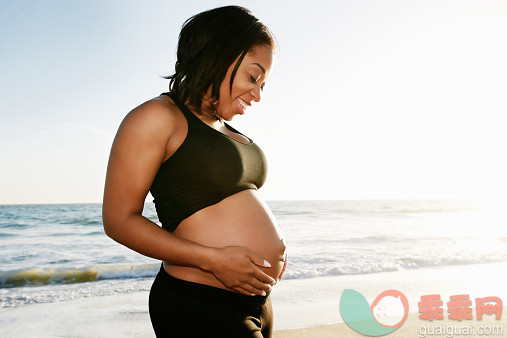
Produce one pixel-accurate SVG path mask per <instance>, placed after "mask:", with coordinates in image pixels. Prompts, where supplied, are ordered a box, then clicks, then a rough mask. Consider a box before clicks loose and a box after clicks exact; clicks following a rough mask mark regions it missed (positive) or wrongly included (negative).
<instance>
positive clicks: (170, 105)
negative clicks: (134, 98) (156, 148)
mask: <svg viewBox="0 0 507 338" xmlns="http://www.w3.org/2000/svg"><path fill="white" fill-rule="evenodd" d="M180 123H181V112H180V110H179V109H178V106H176V104H175V103H174V102H173V101H172V100H171V99H170V98H169V97H167V96H165V95H161V96H158V97H155V98H152V99H150V100H148V101H146V102H144V103H142V104H140V105H139V106H137V107H135V108H134V109H132V110H131V111H130V112H129V113H128V114H127V115H126V116H125V118H124V119H123V121H122V123H121V124H122V125H131V126H132V127H134V128H135V129H137V130H138V131H139V132H146V133H157V134H158V136H162V135H164V136H165V137H170V136H171V134H173V133H174V132H175V131H176V129H177V128H178V127H179V125H180Z"/></svg>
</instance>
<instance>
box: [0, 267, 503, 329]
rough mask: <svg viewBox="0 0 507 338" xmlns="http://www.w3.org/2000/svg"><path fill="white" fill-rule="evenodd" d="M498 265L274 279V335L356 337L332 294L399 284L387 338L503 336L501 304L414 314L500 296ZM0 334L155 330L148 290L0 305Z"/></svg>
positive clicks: (374, 291)
mask: <svg viewBox="0 0 507 338" xmlns="http://www.w3.org/2000/svg"><path fill="white" fill-rule="evenodd" d="M504 271H507V264H506V263H495V264H484V265H464V266H449V267H437V268H425V269H417V270H406V271H396V272H382V273H375V274H363V275H346V276H331V277H320V278H307V279H291V280H282V281H281V282H280V283H279V285H278V286H277V287H276V288H275V289H274V290H273V292H272V300H273V307H274V314H275V334H274V337H276V338H279V337H280V338H283V337H364V336H362V335H360V334H357V333H355V332H354V331H353V330H352V329H350V328H349V327H348V326H347V325H346V324H345V323H341V322H342V319H341V316H340V311H339V300H340V296H341V293H342V292H343V290H344V289H354V290H356V291H359V292H361V293H362V294H363V295H364V296H365V298H366V299H367V300H368V302H369V303H370V304H371V302H372V301H373V299H375V297H376V296H377V295H378V294H379V293H381V292H382V291H384V290H388V289H396V290H399V291H401V292H403V293H404V294H405V295H406V296H407V298H408V301H409V309H410V312H411V314H410V315H409V317H408V318H407V320H406V321H405V323H404V324H403V325H402V327H400V328H399V329H398V330H396V331H394V332H393V333H391V334H389V335H388V336H389V337H418V336H419V329H420V327H421V326H423V325H424V326H426V325H433V326H435V325H455V326H464V325H476V326H478V325H490V326H503V328H504V335H507V332H506V330H507V327H506V322H507V320H506V319H507V314H505V310H504V313H503V315H502V319H501V320H500V321H496V320H492V319H491V317H490V316H485V318H484V320H483V321H482V322H479V321H477V320H476V316H475V311H474V317H473V320H471V321H463V322H457V321H448V320H446V319H444V320H443V321H438V322H437V321H433V322H428V321H423V320H421V319H419V318H418V313H417V311H418V306H417V302H418V301H419V300H420V297H421V296H422V295H427V294H440V295H441V299H442V300H443V301H444V308H445V303H446V302H447V301H448V300H449V297H450V295H458V294H469V295H470V298H471V299H472V300H473V299H474V298H475V297H487V296H497V297H500V298H501V299H502V300H503V301H505V300H507V292H506V291H507V290H506V289H507V288H506V287H505V279H504V278H503V272H504ZM147 283H151V281H147ZM474 305H475V304H474ZM444 311H445V310H444ZM444 314H445V312H444ZM0 336H5V337H34V336H36V337H58V336H64V337H154V336H155V335H154V333H153V330H152V327H151V322H150V318H149V313H148V292H147V291H142V292H133V293H129V294H117V295H110V296H101V297H88V298H81V299H75V300H69V301H61V302H54V303H45V304H32V305H25V306H20V307H16V308H3V309H0ZM432 337H438V336H432ZM467 337H470V336H467ZM483 337H484V336H483Z"/></svg>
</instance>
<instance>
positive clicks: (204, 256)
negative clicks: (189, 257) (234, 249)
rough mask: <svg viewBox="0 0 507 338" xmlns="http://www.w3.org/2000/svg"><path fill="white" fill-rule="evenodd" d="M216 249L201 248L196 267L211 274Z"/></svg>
mask: <svg viewBox="0 0 507 338" xmlns="http://www.w3.org/2000/svg"><path fill="white" fill-rule="evenodd" d="M217 251H218V249H217V248H213V247H203V250H202V253H201V258H200V259H199V262H198V267H199V269H201V270H204V271H206V272H213V266H214V265H215V262H216V257H217Z"/></svg>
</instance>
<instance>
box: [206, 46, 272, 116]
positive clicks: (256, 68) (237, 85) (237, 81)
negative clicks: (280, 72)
mask: <svg viewBox="0 0 507 338" xmlns="http://www.w3.org/2000/svg"><path fill="white" fill-rule="evenodd" d="M238 59H239V57H238ZM238 59H236V61H234V62H233V63H232V65H230V66H229V69H228V70H227V74H226V75H225V78H224V80H223V81H222V84H221V85H220V99H219V100H218V103H217V104H215V109H216V111H217V113H218V115H220V116H221V117H222V118H223V119H224V120H226V121H230V120H232V118H233V117H234V116H236V115H243V114H244V113H245V111H246V110H247V108H248V107H249V106H250V105H251V104H252V102H259V101H260V100H261V91H262V88H263V87H264V84H265V82H266V80H267V79H268V77H269V75H270V71H271V66H272V63H273V51H272V50H271V48H270V47H269V46H264V45H262V46H254V47H252V48H251V49H250V51H248V53H246V54H245V57H244V58H243V61H242V62H241V64H240V65H239V67H238V70H237V72H236V75H235V77H234V80H233V82H232V91H231V90H230V88H231V87H230V80H231V74H232V71H233V69H234V67H235V65H236V62H237V60H238ZM210 90H211V89H210ZM203 108H204V109H209V108H211V107H206V105H204V104H203Z"/></svg>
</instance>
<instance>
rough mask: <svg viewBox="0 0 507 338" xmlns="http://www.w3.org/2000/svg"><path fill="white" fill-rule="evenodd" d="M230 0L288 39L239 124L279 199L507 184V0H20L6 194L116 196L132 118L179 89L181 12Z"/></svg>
mask: <svg viewBox="0 0 507 338" xmlns="http://www.w3.org/2000/svg"><path fill="white" fill-rule="evenodd" d="M227 4H237V5H241V6H245V7H247V8H249V9H250V10H252V12H253V13H254V14H255V15H256V16H257V17H259V19H261V21H263V22H264V23H265V24H266V25H267V26H268V27H269V28H270V30H271V31H272V32H273V33H274V35H275V36H276V38H277V42H278V49H277V52H276V56H275V65H274V69H273V73H272V76H271V79H270V80H269V82H267V83H266V87H265V90H264V92H263V97H262V100H261V102H259V103H257V104H254V105H253V106H252V107H251V108H250V109H249V110H248V111H247V114H246V115H244V116H238V117H236V118H235V119H234V120H233V121H232V122H231V123H230V124H231V125H232V126H234V127H235V128H236V129H238V130H240V131H241V132H242V133H243V134H246V135H247V136H249V137H250V138H252V139H253V140H254V141H255V142H256V143H257V144H259V146H260V147H261V148H262V149H263V151H264V153H265V154H266V157H267V160H268V178H267V181H266V183H265V185H264V186H263V187H262V188H261V189H260V193H261V195H262V196H263V197H264V198H265V199H266V200H278V199H307V200H310V199H384V198H385V199H398V198H481V199H489V200H496V201H499V200H502V199H505V198H506V191H507V178H506V175H505V172H507V157H506V156H505V148H506V145H507V133H506V132H505V129H506V128H505V127H506V124H505V115H506V113H507V99H506V93H507V81H506V79H507V62H506V61H505V60H507V44H506V43H505V37H506V36H507V2H505V1H500V0H498V1H487V0H476V1H466V0H456V1H450V0H439V1H422V0H420V1H414V0H400V1H392V0H386V1H378V0H377V1H373V0H353V1H352V0H349V1H311V2H309V1H262V0H256V1H234V2H229V1H181V0H180V1H167V0H166V1H116V0H107V1H93V0H91V1H68V0H64V1H58V0H53V1H13V0H12V1H2V2H0V22H1V27H2V28H1V29H0V48H1V62H0V74H1V75H0V145H1V147H0V160H1V162H0V163H1V167H0V170H1V173H2V175H0V204H25V203H95V202H101V201H102V194H103V189H104V180H105V174H106V168H107V161H108V157H109V151H110V149H111V144H112V141H113V139H114V136H115V134H116V131H117V129H118V127H119V124H120V123H121V121H122V119H123V118H124V117H125V115H126V114H127V113H128V112H129V111H131V110H132V109H133V108H135V107H136V106H138V105H140V104H142V103H143V102H145V101H147V100H149V99H151V98H153V97H156V96H158V95H159V94H160V93H162V92H164V91H167V89H168V81H167V80H165V79H163V78H162V77H161V76H165V75H170V74H172V72H173V70H174V68H173V67H174V62H175V52H176V47H177V38H178V33H179V30H180V28H181V25H182V24H183V22H184V21H185V20H186V19H187V18H189V17H190V16H192V15H194V14H197V13H199V12H201V11H204V10H207V9H210V8H214V7H218V6H222V5H227ZM146 201H147V202H151V201H152V197H151V195H148V196H147V199H146Z"/></svg>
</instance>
